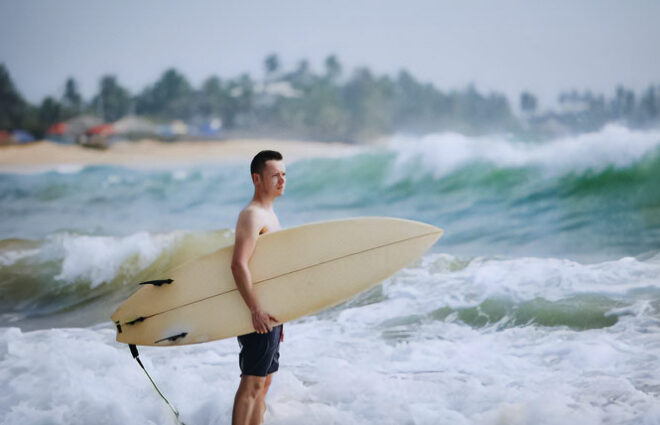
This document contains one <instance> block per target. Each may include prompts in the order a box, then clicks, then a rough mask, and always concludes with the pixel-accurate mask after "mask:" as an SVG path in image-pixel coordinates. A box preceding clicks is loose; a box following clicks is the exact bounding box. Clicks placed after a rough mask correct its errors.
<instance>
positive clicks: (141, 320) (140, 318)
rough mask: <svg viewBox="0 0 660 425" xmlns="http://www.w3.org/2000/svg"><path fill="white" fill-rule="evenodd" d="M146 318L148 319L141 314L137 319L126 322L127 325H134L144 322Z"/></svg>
mask: <svg viewBox="0 0 660 425" xmlns="http://www.w3.org/2000/svg"><path fill="white" fill-rule="evenodd" d="M144 319H146V317H142V316H140V317H138V318H137V319H134V320H131V321H130V322H126V323H125V324H126V325H134V324H136V323H140V322H144Z"/></svg>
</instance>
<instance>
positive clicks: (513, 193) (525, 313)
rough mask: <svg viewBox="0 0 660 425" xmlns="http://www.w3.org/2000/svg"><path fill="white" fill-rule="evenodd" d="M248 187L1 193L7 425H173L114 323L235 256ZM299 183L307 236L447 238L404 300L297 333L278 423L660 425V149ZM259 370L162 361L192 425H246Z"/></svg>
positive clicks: (51, 179) (405, 155)
mask: <svg viewBox="0 0 660 425" xmlns="http://www.w3.org/2000/svg"><path fill="white" fill-rule="evenodd" d="M247 170H248V163H247V162H245V163H242V162H223V161H222V160H221V159H219V161H218V163H217V164H213V165H209V164H207V165H203V166H202V165H199V166H195V165H189V166H170V167H165V166H163V167H156V168H151V169H144V168H143V169H136V168H125V167H116V166H89V167H71V166H69V167H65V168H59V169H58V168H57V167H55V168H54V169H53V170H50V171H40V172H32V173H4V174H0V295H1V296H0V377H1V378H2V381H3V382H4V391H3V394H1V395H0V406H1V407H2V409H0V412H1V413H0V418H1V419H2V420H3V421H4V422H3V423H12V424H13V423H17V424H18V423H91V422H89V420H90V419H91V418H99V417H100V418H103V419H102V420H100V421H99V420H98V419H97V421H96V422H95V423H119V422H122V423H168V421H171V418H169V416H168V415H169V412H168V411H167V407H166V406H164V405H163V403H161V402H160V400H159V399H158V398H157V396H154V393H153V391H152V390H151V389H150V388H149V383H148V381H146V378H143V377H142V376H140V375H139V371H138V370H136V366H135V365H133V364H132V363H131V362H132V359H131V358H130V355H129V354H128V351H127V350H126V349H125V347H124V346H122V345H121V344H117V343H115V342H114V340H113V339H114V331H113V329H112V327H111V323H110V322H109V315H110V313H111V312H112V311H113V310H114V308H116V306H117V305H118V303H119V302H121V300H123V299H124V298H125V297H127V296H128V295H130V294H131V293H132V292H133V291H134V290H135V283H136V282H139V281H142V280H147V279H148V277H149V276H152V275H154V274H156V273H158V272H159V271H161V270H165V269H167V268H168V267H171V266H173V265H176V264H179V263H180V262H183V261H185V260H187V259H189V258H193V257H195V256H198V255H201V254H204V253H207V252H210V251H212V250H215V249H217V248H219V247H222V246H225V245H227V244H230V243H232V239H233V231H232V227H233V225H234V223H235V219H236V215H237V213H238V211H239V210H240V209H241V208H242V206H244V205H245V204H246V203H247V202H248V201H249V199H250V197H251V193H252V186H251V181H250V179H249V173H248V171H247ZM287 176H288V182H287V189H286V193H285V195H284V196H283V197H282V198H280V199H278V200H277V202H276V211H277V213H278V215H279V217H280V221H281V222H282V224H283V226H285V227H291V226H295V225H298V224H303V223H306V222H310V221H320V220H328V219H336V218H346V217H355V216H366V215H379V216H393V217H403V218H409V219H413V220H419V221H424V222H427V223H431V224H434V225H436V226H439V227H442V228H444V229H445V232H446V233H445V236H444V237H443V238H442V239H441V240H440V241H439V243H438V244H437V245H436V246H435V247H434V248H433V249H432V250H431V251H430V252H429V253H427V254H426V255H425V256H424V258H422V259H421V260H420V261H418V262H417V263H415V264H412V265H411V266H409V267H408V268H406V269H404V270H402V271H401V272H399V273H397V274H396V275H395V276H393V277H392V278H390V279H388V280H387V281H385V282H384V283H383V285H380V286H378V287H376V288H374V289H372V290H370V291H368V292H367V293H364V294H362V295H360V296H358V297H357V298H356V299H354V300H351V301H349V302H347V303H344V304H342V305H340V306H337V307H334V308H332V309H330V310H327V311H324V312H321V313H319V314H317V315H315V316H312V317H308V318H304V319H302V320H299V321H297V322H295V323H292V324H290V325H288V328H287V341H286V342H285V344H284V345H283V347H282V360H281V364H282V370H281V372H280V373H279V374H278V379H277V380H276V383H275V384H274V386H273V391H272V393H271V396H270V399H269V405H270V407H269V411H268V413H267V419H268V421H269V422H270V423H282V424H284V423H287V424H288V423H301V424H302V423H319V424H331V423H358V424H361V423H364V424H368V423H392V424H399V423H401V424H408V423H410V424H413V423H414V424H418V423H419V424H436V423H445V422H448V421H452V422H453V423H459V424H460V423H465V424H470V423H484V424H499V423H506V424H532V423H533V424H542V423H548V424H560V423H561V424H564V423H574V422H576V421H577V420H580V421H582V422H583V423H593V424H600V423H612V424H620V423H630V424H633V423H634V424H637V423H645V424H656V423H660V372H658V367H657V366H658V362H659V361H660V334H659V331H660V131H631V130H628V129H625V128H622V127H617V126H610V127H606V128H605V129H603V130H601V131H599V132H597V133H592V134H587V135H582V136H576V137H567V138H564V139H557V140H553V141H549V142H544V143H538V144H537V143H529V142H527V143H522V142H516V141H512V140H509V139H507V138H506V137H495V136H493V137H484V138H469V137H465V136H462V135H458V134H436V135H429V136H425V137H419V138H412V137H404V136H398V137H395V138H393V139H392V140H391V141H390V142H389V144H388V146H387V147H381V148H365V149H362V150H360V151H359V152H357V153H355V154H353V155H346V156H341V157H334V158H315V159H301V160H297V161H292V162H289V163H288V168H287ZM237 352H238V347H237V346H236V343H235V341H233V340H227V341H218V342H214V343H209V344H201V345H196V346H188V347H181V348H173V349H146V351H145V357H147V358H149V359H153V360H149V362H150V363H151V362H153V363H152V364H151V365H150V366H151V367H152V368H153V369H154V370H155V372H154V374H155V375H157V378H156V379H157V380H160V381H161V382H162V383H163V386H164V387H165V389H166V392H167V393H168V395H169V396H170V398H171V399H173V401H175V404H177V406H178V407H179V409H180V410H181V411H182V415H183V417H184V419H185V420H186V422H187V423H189V424H190V423H193V424H195V423H216V422H217V423H226V422H227V421H228V418H229V415H230V409H231V401H232V397H233V391H234V390H235V386H236V383H237V376H238V367H237V359H236V354H237ZM338 370H339V371H341V372H342V373H337V371H338ZM55 388H57V389H58V390H59V391H53V390H54V389H55ZM191 389H198V392H199V395H198V396H197V397H196V396H195V395H194V394H192V393H191ZM192 392H194V391H192ZM130 394H133V396H131V395H130ZM44 418H45V419H44Z"/></svg>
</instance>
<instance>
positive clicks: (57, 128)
mask: <svg viewBox="0 0 660 425" xmlns="http://www.w3.org/2000/svg"><path fill="white" fill-rule="evenodd" d="M66 132H67V125H66V123H65V122H58V123H57V124H53V125H51V126H50V127H48V130H47V131H46V133H48V134H57V135H60V136H61V135H64V134H66Z"/></svg>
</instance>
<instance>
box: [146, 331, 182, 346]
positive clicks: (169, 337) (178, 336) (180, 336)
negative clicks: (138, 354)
mask: <svg viewBox="0 0 660 425" xmlns="http://www.w3.org/2000/svg"><path fill="white" fill-rule="evenodd" d="M186 335H188V332H181V333H180V334H176V335H172V336H168V337H167V338H163V339H159V340H158V341H154V344H158V343H159V342H163V341H176V340H177V339H179V338H184V337H185V336H186Z"/></svg>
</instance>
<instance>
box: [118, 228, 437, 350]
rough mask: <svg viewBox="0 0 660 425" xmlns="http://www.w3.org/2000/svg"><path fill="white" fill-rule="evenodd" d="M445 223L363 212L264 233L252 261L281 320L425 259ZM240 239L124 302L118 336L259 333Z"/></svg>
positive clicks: (154, 339)
mask: <svg viewBox="0 0 660 425" xmlns="http://www.w3.org/2000/svg"><path fill="white" fill-rule="evenodd" d="M442 233H443V231H442V229H439V228H437V227H435V226H431V225H429V224H424V223H419V222H416V221H411V220H403V219H396V218H384V217H363V218H354V219H347V220H334V221H326V222H320V223H312V224H306V225H303V226H298V227H293V228H290V229H285V230H280V231H277V232H272V233H266V234H264V235H261V236H260V237H259V239H258V241H257V246H256V248H255V252H254V254H253V256H252V258H251V260H250V263H249V267H250V273H251V275H252V280H253V285H254V290H255V292H256V296H257V297H258V299H259V302H260V304H261V306H262V307H263V309H264V310H265V311H267V312H269V313H270V314H271V315H272V316H274V317H275V318H277V320H279V321H280V322H281V323H284V322H288V321H290V320H293V319H296V318H298V317H301V316H304V315H307V314H311V313H315V312H317V311H319V310H321V309H323V308H326V307H330V306H333V305H336V304H338V303H340V302H342V301H345V300H347V299H349V298H351V297H352V296H354V295H356V294H358V293H360V292H362V291H364V290H366V289H368V288H370V287H372V286H374V285H376V284H378V283H380V282H381V281H382V280H383V279H385V278H387V277H388V276H390V275H392V274H393V273H394V272H396V271H397V270H399V269H401V268H402V267H405V266H406V265H408V264H409V263H410V262H412V261H413V260H415V259H417V258H419V257H420V256H421V255H422V254H423V253H424V252H425V251H426V250H428V249H429V248H430V247H431V246H432V245H433V244H434V243H435V242H436V241H437V240H438V239H439V238H440V236H442ZM233 248H234V247H233V245H232V246H228V247H226V248H222V249H220V250H218V251H216V252H213V253H211V254H208V255H205V256H203V257H200V258H197V259H194V260H191V261H189V262H187V263H185V264H183V265H180V266H178V267H176V268H174V269H172V270H170V271H169V272H168V273H167V275H166V276H162V278H160V279H157V280H155V281H150V282H145V283H144V284H143V286H142V287H141V288H140V289H139V290H138V291H137V292H135V293H134V294H133V295H132V296H131V297H129V298H128V299H127V300H126V301H125V302H124V303H123V304H121V305H120V306H119V308H117V310H116V311H115V312H114V314H113V315H112V320H113V321H114V322H115V325H116V326H117V341H119V342H124V343H127V344H136V345H155V346H166V345H184V344H195V343H200V342H206V341H213V340H216V339H222V338H228V337H232V336H236V335H242V334H246V333H250V332H254V328H253V327H252V319H251V315H250V311H249V309H248V308H247V306H246V305H245V302H244V301H243V299H242V297H241V295H240V293H239V292H238V290H237V289H236V284H235V282H234V278H233V276H232V273H231V268H230V265H231V259H232V254H233Z"/></svg>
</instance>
